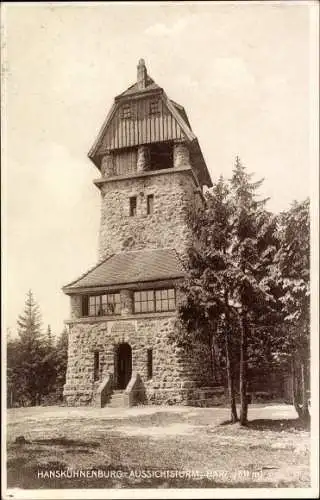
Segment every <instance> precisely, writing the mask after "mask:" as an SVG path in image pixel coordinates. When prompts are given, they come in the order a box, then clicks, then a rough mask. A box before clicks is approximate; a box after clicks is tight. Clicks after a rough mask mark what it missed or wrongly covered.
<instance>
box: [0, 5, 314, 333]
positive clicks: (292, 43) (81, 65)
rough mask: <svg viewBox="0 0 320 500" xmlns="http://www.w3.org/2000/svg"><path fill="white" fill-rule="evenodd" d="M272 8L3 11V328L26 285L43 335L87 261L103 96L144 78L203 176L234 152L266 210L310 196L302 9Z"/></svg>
mask: <svg viewBox="0 0 320 500" xmlns="http://www.w3.org/2000/svg"><path fill="white" fill-rule="evenodd" d="M313 7H314V5H312V4H308V3H307V2H303V3H301V4H299V3H289V2H287V3H280V4H273V3H271V2H261V3H254V2H250V3H248V4H247V3H243V2H236V3H231V2H229V3H218V2H217V3H216V2H213V3H203V4H202V3H200V2H197V3H182V2H181V3H180V2H179V3H178V2H172V3H164V4H161V3H156V2H154V3H147V2H145V3H142V4H140V3H134V4H130V3H118V4H116V3H108V4H104V3H102V2H101V3H98V4H95V3H81V4H76V3H72V4H68V3H60V4H55V3H49V2H48V3H47V2H39V3H37V4H33V3H27V2H26V3H23V4H22V3H7V4H5V5H4V6H2V27H3V30H4V39H3V40H4V41H3V56H2V82H3V85H2V97H3V108H4V112H5V113H4V115H5V118H4V119H3V122H2V128H3V143H4V146H3V151H2V160H3V167H2V197H3V206H2V214H3V219H2V229H3V233H2V234H3V245H2V251H3V255H4V256H5V259H4V262H5V265H4V266H3V302H4V313H5V314H4V317H5V328H10V330H11V332H12V333H13V334H14V333H15V331H16V320H17V317H18V315H19V314H20V313H21V312H22V311H23V308H24V301H25V296H26V293H27V291H28V290H29V289H32V291H33V293H34V295H35V298H36V300H37V302H38V304H39V306H40V310H41V314H42V318H43V325H44V328H46V326H47V325H48V324H50V325H51V327H52V331H53V332H54V333H55V334H60V332H61V331H62V329H63V326H64V324H63V322H64V320H65V319H68V318H69V298H68V297H67V296H65V295H64V294H63V292H62V291H61V287H62V286H63V285H65V284H66V283H68V282H70V281H72V280H74V279H76V278H77V277H78V276H79V275H80V274H82V273H83V272H84V271H86V270H87V269H88V268H89V267H91V266H92V265H94V264H95V263H96V261H97V258H98V231H99V218H100V194H99V190H98V189H97V188H96V187H95V186H94V184H93V182H92V181H93V179H95V178H98V177H99V172H98V170H97V169H96V167H94V165H93V164H92V163H91V162H90V160H89V159H88V158H87V153H88V151H89V149H90V148H91V146H92V144H93V142H94V141H95V139H96V136H97V134H98V132H99V130H100V127H101V125H102V123H103V121H104V119H105V117H106V115H107V113H108V111H109V109H110V107H111V105H112V103H113V99H114V97H115V96H116V95H118V94H119V93H121V92H122V91H123V90H125V89H126V88H127V87H129V86H130V85H132V84H133V83H134V82H135V81H136V66H137V64H138V60H139V59H140V58H144V59H145V62H146V66H147V70H148V73H149V75H150V76H151V77H152V78H153V79H154V80H155V81H156V83H158V84H159V85H160V86H161V87H163V88H164V89H165V91H166V93H167V95H168V96H169V97H170V98H172V99H173V100H175V101H177V102H178V103H180V104H181V105H183V106H184V107H185V109H186V112H187V114H188V116H189V120H190V123H191V127H192V129H193V131H194V133H195V135H196V136H197V137H198V140H199V143H200V146H201V149H202V152H203V155H204V158H205V160H206V162H207V165H208V169H209V171H210V174H211V177H212V179H213V181H214V180H215V179H216V178H217V177H218V176H219V175H221V174H222V175H224V176H225V177H227V178H228V177H230V175H231V171H232V168H233V165H234V159H235V156H236V155H239V156H240V158H241V160H242V162H243V164H244V165H245V166H246V167H247V169H248V170H249V171H250V172H253V173H254V174H255V177H254V178H255V179H256V180H259V179H261V178H265V182H264V184H263V186H262V188H261V189H260V193H261V195H262V196H266V197H270V198H271V200H270V202H269V205H268V208H269V209H270V210H273V211H275V212H278V211H280V210H285V209H287V208H289V206H290V203H291V202H292V201H293V200H294V199H296V200H302V199H304V198H306V197H307V196H308V195H309V193H310V155H311V151H310V133H311V131H310V113H311V111H312V109H311V106H312V104H311V100H310V93H312V85H310V60H311V57H310V54H311V49H312V43H314V41H313V42H312V41H311V40H312V39H311V38H310V17H309V16H310V12H311V10H312V9H313Z"/></svg>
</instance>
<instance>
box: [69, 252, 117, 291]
mask: <svg viewBox="0 0 320 500" xmlns="http://www.w3.org/2000/svg"><path fill="white" fill-rule="evenodd" d="M114 255H116V254H114V253H112V254H111V255H109V257H106V258H105V259H103V260H101V261H100V262H98V264H95V265H94V266H92V267H90V268H89V269H88V271H86V272H84V273H83V274H81V275H80V276H79V278H77V279H75V280H73V281H70V283H67V284H66V285H64V286H63V287H62V288H67V287H69V286H72V285H74V284H75V283H77V281H79V280H81V279H82V278H85V277H86V276H87V275H88V274H89V273H91V271H94V270H95V269H97V268H98V267H99V266H101V265H102V264H104V263H105V262H107V260H109V259H111V257H113V256H114Z"/></svg>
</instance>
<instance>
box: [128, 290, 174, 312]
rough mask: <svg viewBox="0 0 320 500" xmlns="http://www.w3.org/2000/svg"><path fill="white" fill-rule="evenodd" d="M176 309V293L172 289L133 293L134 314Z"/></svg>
mask: <svg viewBox="0 0 320 500" xmlns="http://www.w3.org/2000/svg"><path fill="white" fill-rule="evenodd" d="M175 309H176V293H175V289H174V288H166V289H161V290H141V291H139V292H134V312H135V313H136V314H140V313H148V312H155V311H156V312H165V311H174V310H175Z"/></svg>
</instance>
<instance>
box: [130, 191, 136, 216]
mask: <svg viewBox="0 0 320 500" xmlns="http://www.w3.org/2000/svg"><path fill="white" fill-rule="evenodd" d="M135 215H137V197H136V196H132V197H131V198H130V217H134V216H135Z"/></svg>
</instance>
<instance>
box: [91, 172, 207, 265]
mask: <svg viewBox="0 0 320 500" xmlns="http://www.w3.org/2000/svg"><path fill="white" fill-rule="evenodd" d="M195 189H196V188H195V184H194V181H193V179H192V177H191V176H190V175H188V174H187V173H186V172H179V171H177V172H174V173H170V174H162V175H157V176H150V177H145V178H133V179H125V180H114V181H111V182H106V183H105V184H104V185H103V186H102V187H101V196H102V207H101V221H100V249H99V258H100V259H104V258H106V257H108V256H109V255H111V254H113V253H118V252H121V251H126V250H142V249H155V248H175V249H176V250H177V252H178V253H181V255H184V254H185V252H186V249H187V247H188V246H190V243H191V231H190V229H189V227H188V225H187V219H188V215H189V213H190V211H191V210H194V209H195V202H196V197H197V196H198V195H197V194H196V192H195ZM151 194H152V195H153V196H154V209H153V214H151V215H148V214H147V196H148V195H151ZM133 196H136V197H137V214H136V215H135V216H130V212H129V198H130V197H133Z"/></svg>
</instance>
